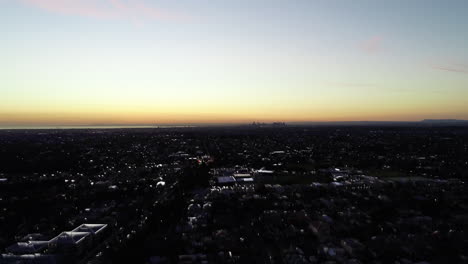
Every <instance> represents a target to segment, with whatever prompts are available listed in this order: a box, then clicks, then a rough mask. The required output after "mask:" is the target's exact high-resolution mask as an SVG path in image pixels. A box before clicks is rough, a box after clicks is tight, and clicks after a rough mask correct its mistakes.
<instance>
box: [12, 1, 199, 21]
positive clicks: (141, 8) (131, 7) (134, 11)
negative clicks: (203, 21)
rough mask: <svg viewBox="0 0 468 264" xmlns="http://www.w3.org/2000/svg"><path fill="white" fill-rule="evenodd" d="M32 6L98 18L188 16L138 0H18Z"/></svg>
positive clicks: (174, 18) (181, 18)
mask: <svg viewBox="0 0 468 264" xmlns="http://www.w3.org/2000/svg"><path fill="white" fill-rule="evenodd" d="M19 1H20V2H22V3H24V4H26V5H28V6H30V7H34V8H40V9H43V10H46V11H49V12H52V13H57V14H62V15H74V16H84V17H91V18H98V19H124V20H129V21H132V22H143V21H148V20H165V21H186V20H189V19H190V16H188V15H187V14H183V13H180V12H174V11H169V10H166V9H162V8H157V7H154V6H151V5H148V4H146V3H144V2H141V1H139V0H132V1H129V0H19Z"/></svg>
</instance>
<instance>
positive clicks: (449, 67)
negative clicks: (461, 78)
mask: <svg viewBox="0 0 468 264" xmlns="http://www.w3.org/2000/svg"><path fill="white" fill-rule="evenodd" d="M431 68H432V69H435V70H440V71H449V72H457V73H466V74H468V65H466V64H460V63H452V64H445V65H431Z"/></svg>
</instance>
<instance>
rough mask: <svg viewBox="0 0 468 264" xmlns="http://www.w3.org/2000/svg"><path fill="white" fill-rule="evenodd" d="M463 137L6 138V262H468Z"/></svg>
mask: <svg viewBox="0 0 468 264" xmlns="http://www.w3.org/2000/svg"><path fill="white" fill-rule="evenodd" d="M467 181H468V127H463V126H458V127H455V126H454V127H444V126H437V127H430V126H426V127H417V126H402V127H398V126H386V127H383V126H381V127H377V126H352V127H346V126H334V127H306V126H301V127H300V126H298V127H288V126H282V125H281V126H258V125H257V126H244V127H218V128H161V129H156V128H155V129H101V130H98V129H81V130H80V129H74V130H0V250H1V254H2V255H1V257H0V263H90V264H91V263H117V264H118V263H142V264H145V263H151V264H153V263H401V264H405V263H468V234H467V232H468V188H467Z"/></svg>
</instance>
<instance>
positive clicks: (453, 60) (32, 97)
mask: <svg viewBox="0 0 468 264" xmlns="http://www.w3.org/2000/svg"><path fill="white" fill-rule="evenodd" d="M467 14H468V1H466V0H450V1H442V0H439V1H433V0H411V1H408V0H388V1H383V0H356V1H351V0H342V1H338V0H287V1H285V0H229V1H228V0H183V1H182V0H181V1H176V0H153V1H150V0H0V34H1V35H0V126H12V125H60V124H68V125H80V124H97V123H99V124H142V123H200V122H202V123H213V122H223V123H225V122H252V121H346V120H401V121H404V120H420V119H424V118H457V119H468V15H467Z"/></svg>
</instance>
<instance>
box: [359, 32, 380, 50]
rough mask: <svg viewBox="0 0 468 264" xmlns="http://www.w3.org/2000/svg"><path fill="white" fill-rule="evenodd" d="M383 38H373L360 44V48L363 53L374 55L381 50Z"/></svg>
mask: <svg viewBox="0 0 468 264" xmlns="http://www.w3.org/2000/svg"><path fill="white" fill-rule="evenodd" d="M382 42H383V38H382V37H380V36H374V37H372V38H370V39H367V40H366V41H364V42H362V43H361V45H360V47H361V49H362V50H363V51H365V52H368V53H375V52H379V51H381V50H382Z"/></svg>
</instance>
